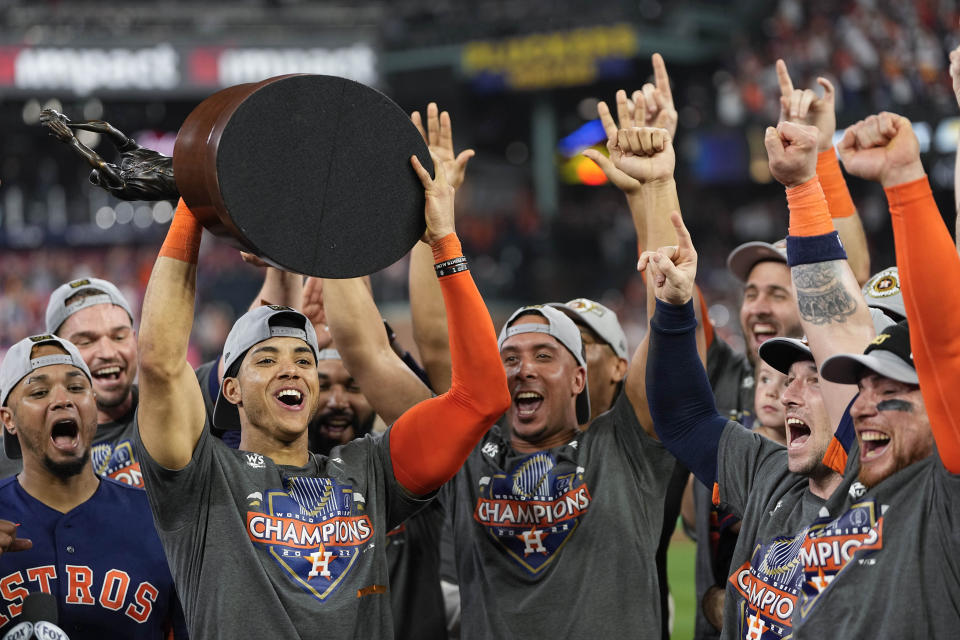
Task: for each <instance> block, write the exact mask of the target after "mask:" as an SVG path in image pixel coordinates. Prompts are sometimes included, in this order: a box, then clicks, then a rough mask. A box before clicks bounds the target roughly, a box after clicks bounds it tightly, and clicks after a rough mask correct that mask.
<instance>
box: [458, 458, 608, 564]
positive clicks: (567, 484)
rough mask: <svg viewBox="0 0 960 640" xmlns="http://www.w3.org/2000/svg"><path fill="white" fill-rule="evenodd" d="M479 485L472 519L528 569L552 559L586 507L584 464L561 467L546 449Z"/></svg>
mask: <svg viewBox="0 0 960 640" xmlns="http://www.w3.org/2000/svg"><path fill="white" fill-rule="evenodd" d="M484 481H486V482H484ZM481 485H482V486H481V495H480V497H479V498H478V499H477V506H476V509H475V510H474V514H473V517H474V519H475V520H476V521H477V522H479V523H480V524H481V525H483V527H484V528H485V529H486V530H487V533H488V534H489V535H490V536H491V537H493V539H494V540H496V541H497V543H498V544H499V545H500V546H501V548H502V549H503V550H504V552H505V553H506V554H507V556H508V557H509V558H511V559H512V560H513V561H514V562H516V563H517V564H518V565H520V566H521V567H523V568H524V569H526V570H527V571H528V572H529V573H530V574H532V575H536V574H538V573H539V572H540V571H542V570H543V569H544V568H545V567H546V566H548V565H549V564H550V562H551V561H552V560H553V558H554V557H555V556H556V554H557V553H558V552H559V551H560V549H562V548H563V546H564V545H565V544H566V543H567V541H568V540H569V539H570V536H571V535H572V534H573V532H574V531H575V530H576V529H577V526H578V525H579V524H580V519H581V518H582V517H583V515H584V514H585V513H586V512H587V510H588V509H589V507H590V501H591V497H590V491H589V490H588V489H587V485H586V484H585V483H584V480H583V469H582V468H578V469H577V470H576V471H575V472H571V473H559V472H558V470H557V463H556V459H555V458H554V456H553V455H552V454H551V453H550V452H547V451H541V452H538V453H534V454H531V455H529V456H527V457H526V458H523V459H522V460H521V461H520V462H518V463H517V465H516V466H515V467H514V468H513V469H512V470H511V471H510V473H499V474H495V475H493V476H492V477H489V478H485V479H484V480H482V481H481Z"/></svg>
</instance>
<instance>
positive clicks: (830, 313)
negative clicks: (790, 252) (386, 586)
mask: <svg viewBox="0 0 960 640" xmlns="http://www.w3.org/2000/svg"><path fill="white" fill-rule="evenodd" d="M791 272H792V274H793V282H794V285H795V286H796V289H797V305H798V306H799V307H800V316H801V317H802V318H803V319H804V320H806V321H807V322H810V323H812V324H816V325H821V324H830V323H843V322H846V321H847V318H848V317H849V316H851V315H853V313H854V311H856V310H857V301H856V299H855V298H854V297H853V296H851V295H850V292H848V291H847V289H846V288H845V287H844V285H843V282H841V279H840V268H839V264H838V263H837V261H830V262H815V263H813V264H799V265H796V266H795V267H793V268H792V269H791Z"/></svg>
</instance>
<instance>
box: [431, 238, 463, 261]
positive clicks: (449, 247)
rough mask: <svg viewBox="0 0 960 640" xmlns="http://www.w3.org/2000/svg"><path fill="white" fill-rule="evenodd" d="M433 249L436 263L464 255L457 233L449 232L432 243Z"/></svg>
mask: <svg viewBox="0 0 960 640" xmlns="http://www.w3.org/2000/svg"><path fill="white" fill-rule="evenodd" d="M430 248H431V249H432V250H433V261H434V263H438V262H443V261H445V260H452V259H454V258H459V257H460V256H462V255H463V248H462V247H461V246H460V238H458V237H457V234H455V233H448V234H447V235H445V236H443V237H442V238H440V239H439V240H437V241H436V242H434V243H432V244H431V245H430Z"/></svg>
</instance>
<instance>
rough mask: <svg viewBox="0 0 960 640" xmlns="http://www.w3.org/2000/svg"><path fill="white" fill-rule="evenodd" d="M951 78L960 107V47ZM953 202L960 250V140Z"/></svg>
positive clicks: (952, 59) (954, 56)
mask: <svg viewBox="0 0 960 640" xmlns="http://www.w3.org/2000/svg"><path fill="white" fill-rule="evenodd" d="M950 79H951V80H952V81H953V95H954V97H955V98H956V99H957V106H958V107H960V47H957V48H956V49H954V50H953V51H951V52H950ZM953 202H954V206H955V208H956V210H957V221H956V226H955V227H954V229H953V233H954V236H956V237H955V239H954V241H955V243H956V247H957V251H958V252H960V233H958V231H960V140H958V141H957V157H956V161H955V163H954V167H953Z"/></svg>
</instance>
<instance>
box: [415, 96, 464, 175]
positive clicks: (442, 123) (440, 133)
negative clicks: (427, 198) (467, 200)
mask: <svg viewBox="0 0 960 640" xmlns="http://www.w3.org/2000/svg"><path fill="white" fill-rule="evenodd" d="M438 111H439V109H438V108H437V103H436V102H431V103H430V104H428V105H427V129H426V131H424V129H423V121H422V120H421V119H420V112H419V111H414V112H413V113H412V114H410V120H411V121H412V122H413V125H414V126H415V127H416V128H417V131H419V132H420V135H421V136H423V140H424V142H426V143H427V148H428V149H429V150H430V155H432V156H433V157H434V163H436V162H437V160H439V161H440V162H442V163H443V168H444V170H445V171H446V174H447V182H449V183H450V186H451V187H453V188H454V189H459V188H460V185H462V184H463V180H464V177H465V176H466V173H467V162H469V161H470V158H472V157H473V156H474V151H473V149H466V150H464V151H461V152H460V154H459V155H457V154H455V153H454V151H453V125H452V123H451V122H450V114H449V113H447V112H446V111H444V112H443V113H440V114H439V115H438Z"/></svg>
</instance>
